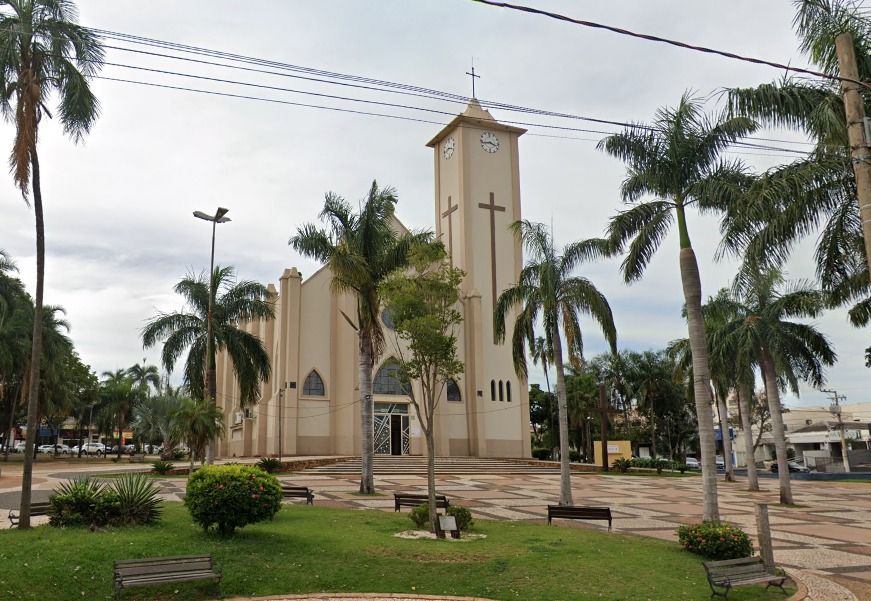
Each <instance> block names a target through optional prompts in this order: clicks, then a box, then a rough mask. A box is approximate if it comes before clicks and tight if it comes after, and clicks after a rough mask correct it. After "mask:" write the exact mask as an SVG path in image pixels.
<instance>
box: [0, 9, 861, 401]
mask: <svg viewBox="0 0 871 601" xmlns="http://www.w3.org/2000/svg"><path fill="white" fill-rule="evenodd" d="M529 3H530V4H534V5H536V6H539V7H542V8H547V9H550V10H554V11H559V12H564V13H567V14H570V15H572V16H575V17H577V18H583V19H588V20H598V21H601V22H605V23H608V24H612V25H616V26H620V27H625V28H628V29H633V30H637V31H642V32H647V33H653V34H658V35H662V36H666V37H673V38H678V39H681V40H685V41H687V42H690V43H696V44H703V45H709V46H712V47H715V48H721V49H726V50H731V51H734V52H737V53H740V54H746V55H754V56H759V57H764V58H767V59H771V60H775V61H778V62H782V63H790V64H793V65H805V64H806V61H805V59H804V58H803V57H802V56H801V55H800V54H799V53H798V52H797V43H796V40H795V37H794V35H793V33H792V30H791V19H792V14H793V10H792V3H791V2H789V1H787V0H766V1H765V2H759V1H758V0H732V1H730V2H698V1H697V0H668V1H667V0H644V1H641V0H612V1H610V2H593V1H578V0H573V1H572V0H563V1H556V0H554V1H547V2H538V1H536V2H533V1H532V0H530V2H529ZM78 4H79V8H80V11H81V21H82V23H83V24H85V25H88V26H91V27H96V28H101V29H107V30H112V31H117V32H123V33H129V34H137V35H141V36H147V37H152V38H158V39H161V40H168V41H173V42H178V43H183V44H189V45H195V46H202V47H207V48H211V49H216V50H221V51H225V52H233V53H238V54H244V55H249V56H255V57H258V58H266V59H270V60H274V61H280V62H283V63H292V64H295V65H301V66H307V67H316V68H320V69H325V70H329V71H336V72H342V73H348V74H354V75H361V76H366V77H371V78H377V79H382V80H389V81H394V82H402V83H408V84H413V85H417V86H423V87H427V88H435V89H438V90H445V91H449V92H453V93H458V94H464V95H467V94H469V92H470V89H469V88H470V86H469V78H468V77H467V76H466V75H464V73H465V71H467V70H468V69H469V67H470V64H471V60H472V57H474V60H475V67H476V70H477V71H478V72H479V73H480V74H481V79H480V80H479V82H478V97H479V98H482V99H484V100H492V101H500V102H506V103H511V104H519V105H526V106H532V107H536V108H543V109H548V110H554V111H563V112H570V113H574V114H579V115H588V116H593V117H598V118H604V119H613V120H618V121H627V120H635V121H646V120H649V119H650V118H651V117H652V115H653V113H654V111H655V110H656V109H657V108H658V107H660V106H663V105H673V104H675V103H676V102H677V101H678V100H679V98H680V96H681V94H682V93H683V92H684V91H685V90H695V91H697V92H698V93H699V94H701V95H704V96H708V95H710V94H711V93H712V92H716V91H718V90H720V89H722V88H723V87H731V86H751V85H755V84H758V83H761V82H766V81H770V80H772V79H775V78H778V77H780V76H782V75H783V73H782V72H779V71H777V70H774V69H771V68H767V67H761V66H756V65H751V64H747V63H742V62H736V61H731V60H727V59H723V58H718V57H714V56H709V55H703V54H698V53H693V52H689V51H686V50H681V49H677V48H673V47H668V46H663V45H657V44H653V43H650V42H645V41H641V40H635V39H631V38H627V37H622V36H618V35H615V34H612V33H608V32H604V31H598V30H591V29H584V28H580V27H576V26H572V25H568V24H565V23H559V22H556V21H552V20H549V19H545V18H542V17H534V16H530V15H524V14H520V13H516V12H507V11H504V10H499V9H494V8H489V7H486V6H481V5H475V4H473V3H471V2H468V1H465V0H378V1H375V0H372V1H369V2H364V1H362V0H318V1H317V2H313V1H308V2H302V1H290V0H288V1H283V0H264V1H261V2H257V3H250V4H244V5H240V4H239V3H238V2H230V1H227V0H186V1H185V2H178V1H170V0H152V1H151V2H148V3H143V2H134V1H132V0H81V1H80V2H79V3H78ZM110 43H112V42H110ZM113 44H114V43H113ZM138 48H140V49H142V47H138ZM107 60H108V61H109V62H115V63H122V64H127V65H138V66H142V67H149V68H157V69H164V70H173V71H180V72H186V73H194V74H198V75H205V76H210V77H223V78H229V79H236V80H244V81H248V82H256V83H259V84H265V85H272V86H280V87H290V88H294V89H298V90H306V91H314V92H322V93H328V94H339V95H344V96H353V97H356V98H366V99H377V100H380V101H387V102H395V103H400V104H408V105H414V106H418V107H424V108H430V109H436V110H447V111H451V112H460V111H461V110H462V108H463V107H462V105H461V104H451V103H446V102H436V101H431V100H426V99H421V98H414V97H409V96H399V95H395V94H384V93H374V92H367V91H365V90H359V89H354V88H348V87H341V86H335V85H325V84H318V83H313V82H305V81H300V80H296V79H290V78H286V77H278V76H269V75H262V74H256V73H245V72H241V71H232V70H227V69H219V68H215V67H209V66H204V65H197V64H190V63H188V64H185V63H183V62H179V61H174V60H168V59H162V58H159V57H152V56H147V55H142V54H136V53H129V52H123V51H118V50H109V51H108V56H107ZM103 75H105V76H108V77H116V78H125V79H133V80H139V81H148V82H155V83H161V84H169V85H175V86H184V87H193V88H200V89H208V90H214V91H222V92H228V93H235V94H243V95H250V96H260V97H265V98H273V99H280V100H289V101H294V102H304V103H311V104H321V105H326V106H332V107H342V108H353V109H358V110H370V111H373V112H382V113H390V114H393V115H402V116H409V117H416V118H421V119H426V120H434V121H439V122H440V123H446V122H447V121H448V120H449V117H447V116H443V115H438V114H432V113H425V112H419V111H412V110H400V109H394V108H384V107H381V108H378V107H374V108H373V107H371V106H369V107H367V106H366V105H359V104H354V103H351V102H347V101H337V100H329V99H323V98H320V99H319V98H316V97H311V96H305V95H300V94H292V93H288V92H282V91H274V90H273V91H270V90H263V89H252V88H242V87H240V86H236V85H229V84H221V83H215V82H207V81H196V80H191V79H188V78H183V77H177V76H169V75H165V74H158V73H151V72H145V71H136V70H131V69H127V68H123V67H117V66H106V67H105V68H104V70H103ZM93 87H94V89H95V91H96V94H97V96H98V97H99V99H100V101H101V103H102V115H101V117H100V119H99V121H98V123H97V124H96V127H95V128H94V130H93V132H92V134H91V135H90V136H89V137H88V138H87V140H86V142H85V143H84V144H82V145H78V146H75V145H73V144H72V143H71V142H70V141H69V140H67V139H65V138H64V137H63V136H62V133H61V131H60V128H59V127H58V125H57V124H56V123H54V122H51V121H48V120H46V121H45V122H44V123H43V125H42V128H41V138H40V157H41V159H40V160H41V167H42V181H43V195H44V201H45V207H46V232H47V234H46V235H47V249H48V267H47V272H46V278H47V290H46V295H45V300H46V303H51V304H60V305H63V306H64V307H66V309H67V311H68V318H69V320H70V322H71V323H72V328H73V329H72V332H71V334H72V337H73V339H74V341H75V344H76V347H77V348H78V350H79V352H80V353H81V355H82V358H83V360H84V361H85V362H87V363H89V364H90V365H91V366H92V367H93V368H94V369H95V370H96V371H97V372H98V373H99V372H102V371H104V370H114V369H117V368H120V367H126V366H129V365H131V364H133V363H134V362H137V361H141V360H142V358H143V357H146V358H147V359H148V361H149V362H155V363H156V362H157V361H158V357H159V350H157V349H152V350H148V351H143V350H142V345H141V342H140V340H139V330H140V328H141V327H142V325H143V323H144V322H145V320H147V319H148V318H149V317H151V316H153V315H154V314H155V313H156V312H158V311H160V310H166V311H169V310H176V309H179V308H181V302H180V300H179V299H178V298H177V297H175V296H174V294H173V293H172V286H173V284H174V283H175V282H176V281H178V280H179V279H180V278H181V277H182V276H183V275H184V274H185V273H186V272H187V271H190V270H196V271H199V270H202V269H203V268H204V267H207V265H208V259H209V256H208V253H209V236H210V228H209V225H208V224H207V223H205V222H202V221H199V220H196V219H194V218H193V217H192V216H191V212H192V211H194V210H197V209H201V210H204V211H207V212H211V211H213V210H214V209H215V208H216V207H218V206H224V207H228V208H229V209H230V213H229V216H230V217H231V218H232V219H233V221H232V222H231V223H229V224H227V225H222V226H220V227H219V231H218V242H217V261H218V262H219V263H223V264H232V265H235V266H236V267H237V268H238V272H239V276H240V277H242V278H246V279H256V280H259V281H262V282H264V283H268V282H276V283H277V281H278V277H279V275H280V274H281V272H282V270H283V269H284V268H285V267H290V266H297V267H298V268H299V269H300V270H301V271H302V272H303V274H304V275H305V274H310V273H312V272H313V270H314V269H315V268H316V265H314V264H313V263H311V262H310V261H308V260H306V259H302V258H300V257H299V256H297V255H296V254H295V253H294V252H292V251H291V250H290V249H289V248H288V246H287V239H288V237H289V236H290V235H291V234H292V233H293V232H294V231H295V229H296V227H297V226H298V225H300V224H301V223H304V222H307V221H312V220H314V219H315V218H316V216H317V213H318V211H319V209H320V207H321V205H322V202H323V194H324V193H325V192H327V191H330V190H332V191H335V192H338V193H340V194H342V195H344V196H345V197H346V198H348V199H349V200H357V199H358V198H360V197H361V196H362V195H363V194H364V192H365V191H366V189H367V188H368V186H369V184H370V183H371V181H372V180H373V179H377V180H378V182H379V183H380V184H389V185H392V186H395V187H396V188H397V189H398V191H399V196H400V204H399V207H398V213H399V216H400V218H401V219H402V220H403V221H404V222H405V223H406V224H407V225H409V226H411V227H414V228H433V227H434V224H433V221H432V220H433V170H432V155H431V153H432V150H431V149H429V148H427V147H426V146H425V143H426V141H427V140H429V139H430V138H431V137H432V135H433V134H434V133H435V132H437V131H438V130H439V129H440V126H439V125H436V124H427V123H417V122H412V121H403V120H397V119H389V118H383V117H374V116H363V115H355V114H348V113H339V112H334V111H326V110H318V109H313V108H303V107H296V106H288V105H281V104H270V103H266V102H258V101H254V100H244V99H237V98H226V97H218V96H207V95H202V94H196V93H192V92H183V91H174V90H166V89H158V88H149V87H143V86H139V85H133V84H129V83H120V82H114V81H106V80H96V81H94V83H93ZM716 103H717V97H716V96H712V97H711V101H710V108H711V110H714V109H715V108H716V107H717V104H716ZM492 113H493V115H494V117H496V118H497V119H503V120H512V119H513V120H521V121H530V122H536V123H542V124H552V125H568V126H574V127H592V128H593V129H597V126H590V125H589V124H586V125H585V124H584V123H583V122H577V121H574V122H572V121H557V120H553V119H544V118H537V117H532V116H525V115H518V114H516V113H507V112H504V111H499V110H493V111H492ZM524 117H525V118H524ZM529 129H530V133H529V134H527V135H525V136H524V137H523V138H522V139H521V142H520V153H521V154H520V157H521V161H520V181H521V188H522V202H523V211H524V216H525V217H526V218H528V219H532V220H535V221H544V222H548V223H549V222H551V221H553V224H554V231H555V236H556V238H557V241H558V243H560V244H565V243H567V242H570V241H574V240H578V239H581V238H586V237H590V236H598V235H600V234H601V232H602V229H603V227H604V226H605V224H606V222H607V219H608V217H609V216H611V215H612V214H613V213H614V212H615V211H616V210H617V208H618V207H619V206H620V201H619V196H618V187H619V184H620V182H621V180H622V178H623V177H624V174H625V171H624V167H623V165H622V164H621V163H620V162H619V161H618V160H616V159H613V158H610V157H609V156H607V155H605V154H604V153H602V152H600V151H597V150H596V148H595V145H596V144H595V141H596V139H597V138H598V137H600V136H596V135H595V134H585V133H572V132H565V131H555V130H547V129H541V128H535V127H530V128H529ZM12 134H13V132H12V129H11V128H10V127H9V126H8V125H3V126H0V144H3V143H5V144H6V146H7V148H9V147H11V143H12ZM540 134H550V135H556V136H565V137H573V138H583V139H566V138H565V137H559V138H557V137H544V136H542V135H540ZM759 135H768V136H770V137H775V138H781V139H789V140H798V139H800V138H798V137H796V136H795V134H792V133H790V132H783V131H772V132H769V131H766V132H764V133H761V134H759ZM4 141H5V142H4ZM747 152H752V153H753V155H752V156H751V155H748V154H744V155H740V156H741V158H742V159H744V160H745V161H746V162H747V163H748V164H750V165H752V166H753V167H754V168H756V169H760V170H761V169H766V168H769V167H771V166H774V165H776V164H779V163H782V162H785V161H786V160H787V159H785V158H783V157H780V156H760V155H762V154H770V153H771V151H761V150H757V151H747ZM775 154H776V153H775ZM0 202H2V215H3V218H2V229H0V248H4V249H6V250H7V251H8V252H10V253H11V254H12V255H13V256H14V258H15V259H16V261H17V262H18V265H19V266H20V268H21V275H22V277H23V279H24V280H25V282H26V283H27V285H28V288H29V289H31V290H32V285H33V281H34V272H35V258H34V250H33V247H34V234H33V213H32V210H31V209H29V208H28V207H27V206H26V205H25V203H24V202H23V201H22V199H21V195H20V194H19V193H18V192H16V190H15V189H14V188H13V186H12V183H11V177H8V176H6V177H2V178H0ZM690 227H691V235H692V238H693V243H694V245H695V247H696V252H697V254H698V257H699V262H700V266H701V271H702V283H703V291H704V294H705V296H706V297H707V296H708V295H710V294H713V293H715V292H716V290H717V289H718V288H720V287H722V286H724V285H727V284H728V282H729V280H730V278H731V276H732V275H733V274H734V270H735V264H734V262H720V263H715V262H714V261H713V254H714V251H715V248H716V246H717V244H718V242H719V238H718V234H717V223H716V221H714V220H712V219H701V218H694V219H693V220H692V221H691V223H690ZM811 242H812V240H811V241H808V243H806V244H805V245H804V246H803V247H802V248H801V249H799V251H798V252H797V254H796V258H795V259H794V260H793V261H792V262H791V263H790V265H789V275H790V277H796V278H799V277H810V276H812V274H813V269H812V265H811V262H810V253H811V250H810V249H811ZM677 253H678V248H677V240H676V236H671V237H670V238H669V240H668V241H667V242H666V243H665V244H664V245H663V247H662V249H661V250H660V252H659V254H658V255H657V257H656V258H655V259H654V261H653V262H652V264H651V266H650V268H649V269H648V271H647V274H646V276H645V278H644V280H643V281H641V282H639V283H636V284H634V285H632V286H626V285H624V284H623V283H622V280H621V279H620V277H619V275H618V272H617V262H610V263H601V264H596V265H589V266H584V267H583V268H582V269H581V272H582V273H583V274H584V275H586V276H587V277H590V278H591V279H593V280H594V281H595V283H596V284H597V285H598V286H599V287H600V288H601V289H602V290H603V291H604V292H605V293H606V294H607V296H608V298H609V299H610V301H611V303H612V307H613V309H614V313H615V317H616V320H617V327H618V333H619V337H620V340H619V344H620V347H621V348H629V349H637V350H644V349H648V348H652V349H658V348H662V347H663V346H664V345H665V344H667V343H668V342H669V341H670V340H672V339H674V338H678V337H684V336H686V328H685V324H684V322H683V319H682V318H681V316H680V308H681V306H682V303H683V297H682V294H681V289H680V285H679V274H678V255H677ZM818 326H819V327H820V329H822V330H823V331H824V332H825V333H826V334H827V335H829V336H830V338H831V340H832V342H833V343H834V345H835V347H836V350H837V352H838V355H839V358H840V360H839V362H838V364H837V366H836V367H835V368H833V369H831V370H830V371H829V385H830V386H831V387H835V388H837V389H838V391H839V392H841V393H843V394H846V395H847V397H848V401H849V402H853V401H865V400H868V399H867V398H866V397H865V395H864V390H865V386H864V384H865V382H866V381H867V375H868V370H867V369H866V368H865V367H864V357H863V350H864V348H865V347H866V346H868V344H869V342H868V337H867V333H866V332H865V331H860V330H856V329H854V328H851V327H850V325H849V324H848V322H847V318H846V312H845V311H844V310H839V311H833V312H831V313H829V314H827V315H826V316H825V317H823V318H822V319H820V320H819V321H818ZM585 331H586V338H585V340H586V346H587V355H588V356H589V355H592V354H594V353H596V352H598V351H600V350H603V349H604V343H603V341H602V338H601V336H600V335H599V333H598V332H597V330H596V329H595V327H594V326H593V324H590V323H588V324H586V330H585ZM178 371H179V370H177V372H178ZM540 378H541V375H540V374H533V376H532V380H533V381H538V380H539V379H540ZM822 399H823V395H822V394H821V393H819V392H815V391H812V390H807V391H805V392H804V393H803V395H802V397H801V399H798V400H797V399H794V398H791V399H789V401H788V402H789V403H791V404H799V403H800V404H808V403H820V402H822Z"/></svg>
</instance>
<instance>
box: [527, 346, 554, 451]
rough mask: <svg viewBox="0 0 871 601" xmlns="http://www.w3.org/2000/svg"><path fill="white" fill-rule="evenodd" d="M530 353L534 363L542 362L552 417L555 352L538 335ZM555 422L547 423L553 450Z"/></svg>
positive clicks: (548, 407) (548, 409)
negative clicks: (552, 382) (551, 387)
mask: <svg viewBox="0 0 871 601" xmlns="http://www.w3.org/2000/svg"><path fill="white" fill-rule="evenodd" d="M529 355H530V358H531V359H532V364H533V365H538V364H539V363H540V364H541V369H542V371H543V372H544V383H545V385H546V386H547V397H546V399H547V402H548V406H547V415H548V418H552V417H553V416H554V413H553V408H552V407H551V404H550V403H551V401H553V400H554V399H553V394H552V393H551V390H550V366H551V365H552V364H553V354H552V352H551V349H550V346H549V345H548V344H547V341H546V340H545V339H544V337H543V336H536V338H535V342H534V343H533V345H532V348H531V349H530V352H529ZM531 403H532V401H531V399H530V407H531V406H532V405H531ZM554 423H555V422H554V421H553V420H552V421H550V422H548V424H547V426H548V430H550V431H551V445H550V447H551V450H553V447H554V442H555V439H554V437H553V430H556V428H554V427H553V424H554ZM534 424H535V422H533V427H534Z"/></svg>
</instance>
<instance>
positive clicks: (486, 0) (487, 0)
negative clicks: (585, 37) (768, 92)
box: [472, 0, 871, 89]
mask: <svg viewBox="0 0 871 601" xmlns="http://www.w3.org/2000/svg"><path fill="white" fill-rule="evenodd" d="M472 1H473V2H477V3H478V4H486V5H489V6H494V7H497V8H507V9H509V10H515V11H519V12H524V13H529V14H533V15H540V16H544V17H549V18H551V19H556V20H558V21H564V22H566V23H572V24H574V25H580V26H582V27H592V28H594V29H604V30H606V31H611V32H613V33H617V34H620V35H625V36H630V37H633V38H638V39H642V40H647V41H649V42H658V43H662V44H669V45H670V46H676V47H678V48H683V49H685V50H694V51H696V52H703V53H706V54H716V55H718V56H723V57H726V58H731V59H734V60H739V61H744V62H746V63H753V64H757V65H767V66H769V67H774V68H775V69H780V70H783V71H790V72H792V73H802V74H804V75H813V76H814V77H822V78H823V79H829V80H832V81H846V82H850V83H854V84H857V85H860V86H862V87H863V88H866V89H871V85H869V84H868V83H866V82H864V81H859V80H857V79H850V78H847V77H838V76H837V75H831V74H829V73H824V72H822V71H813V70H811V69H803V68H801V67H792V66H790V65H786V64H783V63H777V62H774V61H769V60H765V59H762V58H755V57H752V56H742V55H740V54H735V53H734V52H728V51H725V50H717V49H715V48H708V47H706V46H696V45H693V44H688V43H686V42H680V41H678V40H672V39H669V38H663V37H660V36H656V35H650V34H646V33H638V32H635V31H630V30H628V29H623V28H620V27H614V26H613V25H605V24H603V23H596V22H594V21H584V20H582V19H575V18H573V17H569V16H567V15H563V14H560V13H555V12H551V11H547V10H542V9H540V8H533V7H531V6H523V5H521V4H511V3H509V2H497V1H495V0H472Z"/></svg>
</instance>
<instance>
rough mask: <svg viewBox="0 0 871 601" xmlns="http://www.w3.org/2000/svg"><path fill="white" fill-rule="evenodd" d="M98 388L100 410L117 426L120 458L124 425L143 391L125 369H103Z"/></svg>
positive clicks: (119, 457) (131, 415)
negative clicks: (110, 417)
mask: <svg viewBox="0 0 871 601" xmlns="http://www.w3.org/2000/svg"><path fill="white" fill-rule="evenodd" d="M100 389H101V392H102V395H101V396H102V397H103V403H102V408H101V410H102V412H103V414H104V415H106V416H109V415H111V416H112V419H113V420H114V425H115V426H116V427H117V428H118V459H121V440H122V436H123V433H124V426H125V425H127V424H129V423H130V419H131V418H132V417H133V410H134V408H135V407H136V405H137V404H138V402H139V401H140V400H141V399H142V396H143V393H142V390H141V389H140V388H137V387H136V386H135V385H134V384H133V380H132V379H131V378H130V376H129V375H128V374H127V370H126V369H117V370H115V371H104V372H103V381H102V383H101V384H100Z"/></svg>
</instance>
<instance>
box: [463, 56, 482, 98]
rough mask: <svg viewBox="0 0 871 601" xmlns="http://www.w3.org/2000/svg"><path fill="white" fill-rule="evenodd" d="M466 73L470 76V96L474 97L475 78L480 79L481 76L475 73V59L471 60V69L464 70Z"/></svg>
mask: <svg viewBox="0 0 871 601" xmlns="http://www.w3.org/2000/svg"><path fill="white" fill-rule="evenodd" d="M466 75H468V76H470V77H471V78H472V98H475V97H476V96H475V80H476V79H481V76H480V75H478V74H476V73H475V61H474V59H473V60H472V70H471V71H466Z"/></svg>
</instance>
